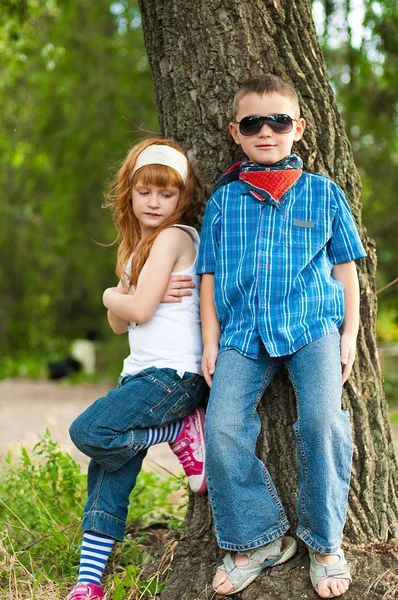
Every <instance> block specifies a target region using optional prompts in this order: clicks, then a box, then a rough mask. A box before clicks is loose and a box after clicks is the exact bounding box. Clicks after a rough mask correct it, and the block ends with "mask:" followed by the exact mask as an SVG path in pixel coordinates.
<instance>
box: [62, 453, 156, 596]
mask: <svg viewBox="0 0 398 600" xmlns="http://www.w3.org/2000/svg"><path fill="white" fill-rule="evenodd" d="M145 455H146V450H141V451H139V452H138V453H137V454H136V455H135V456H134V457H133V458H132V459H131V460H130V461H128V462H127V463H126V464H125V465H123V466H122V467H120V469H118V470H117V471H112V472H107V471H105V469H103V468H102V467H101V466H100V465H98V463H96V462H95V461H94V460H91V461H90V465H89V469H88V478H87V491H88V498H87V502H86V504H85V507H84V517H83V541H82V552H81V557H80V569H79V577H78V583H77V585H76V586H75V587H74V588H73V589H72V590H71V592H70V593H69V594H68V596H67V599H66V600H85V599H86V598H87V599H88V598H91V597H97V596H98V598H99V599H101V598H103V596H104V592H103V589H102V586H101V577H102V574H103V571H104V569H105V566H106V562H107V560H108V557H109V554H110V552H111V550H112V546H113V543H114V541H115V540H119V541H122V540H123V537H124V529H125V524H126V518H127V512H128V505H129V497H130V493H131V491H132V489H133V488H134V486H135V483H136V479H137V476H138V473H139V472H140V470H141V466H142V461H143V459H144V457H145Z"/></svg>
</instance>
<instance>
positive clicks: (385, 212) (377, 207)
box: [314, 0, 398, 337]
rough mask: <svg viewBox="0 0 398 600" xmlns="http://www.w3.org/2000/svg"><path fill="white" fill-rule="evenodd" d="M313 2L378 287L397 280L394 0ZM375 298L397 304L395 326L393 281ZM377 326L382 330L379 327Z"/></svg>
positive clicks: (397, 289)
mask: <svg viewBox="0 0 398 600" xmlns="http://www.w3.org/2000/svg"><path fill="white" fill-rule="evenodd" d="M314 5H316V7H315V8H317V9H319V8H320V7H321V6H324V13H323V22H322V24H323V29H322V27H320V24H319V27H318V33H319V34H320V37H321V41H322V42H323V51H324V54H325V58H326V63H327V66H328V73H329V78H330V81H331V83H332V86H333V88H334V89H335V92H336V96H337V100H338V103H339V106H340V109H341V112H342V116H343V119H344V123H345V127H346V131H347V134H348V137H349V139H350V141H351V144H352V148H353V151H354V157H355V163H356V165H357V167H358V169H359V172H360V175H361V179H362V184H363V188H362V203H363V211H362V217H363V222H364V224H365V226H366V227H367V229H368V234H369V235H370V237H372V238H373V239H375V241H376V244H377V250H378V252H377V254H378V270H377V284H378V288H381V287H383V286H384V285H386V284H387V283H389V282H390V281H392V280H394V279H395V278H396V277H397V268H396V256H397V254H398V236H397V235H396V231H397V227H398V213H397V211H396V190H397V188H398V168H397V167H398V86H397V83H396V74H397V70H398V36H397V30H398V10H397V4H396V2H395V1H393V0H380V1H377V2H375V1H373V0H363V2H362V3H356V4H355V5H354V3H350V2H346V1H345V0H335V2H326V0H325V2H320V1H316V2H314ZM361 11H362V12H361ZM379 302H380V306H381V307H382V308H383V309H386V310H387V309H392V308H395V318H394V320H393V321H392V322H391V326H392V328H394V329H396V327H397V326H398V320H397V307H398V286H397V285H395V286H392V287H391V288H389V289H388V290H386V291H383V292H382V293H381V294H380V296H379ZM383 319H384V317H383ZM380 329H381V330H382V331H383V333H382V335H384V334H385V328H384V325H381V327H380ZM395 335H396V334H395V333H393V336H394V337H395Z"/></svg>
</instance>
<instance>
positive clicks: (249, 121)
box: [239, 117, 265, 135]
mask: <svg viewBox="0 0 398 600" xmlns="http://www.w3.org/2000/svg"><path fill="white" fill-rule="evenodd" d="M264 123H265V119H264V117H244V118H243V119H242V120H241V122H240V123H239V131H240V132H241V134H242V135H255V134H256V133H258V132H259V131H260V130H261V128H262V126H263V125H264Z"/></svg>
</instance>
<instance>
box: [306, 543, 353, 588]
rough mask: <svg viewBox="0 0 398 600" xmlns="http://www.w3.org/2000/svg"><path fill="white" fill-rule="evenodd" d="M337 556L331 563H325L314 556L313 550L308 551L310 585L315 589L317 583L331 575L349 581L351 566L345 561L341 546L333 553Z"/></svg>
mask: <svg viewBox="0 0 398 600" xmlns="http://www.w3.org/2000/svg"><path fill="white" fill-rule="evenodd" d="M333 554H334V555H336V556H338V557H339V560H338V561H337V562H335V563H334V564H332V565H325V564H323V563H321V562H319V560H317V558H316V556H315V552H314V551H311V552H310V574H311V581H312V585H313V586H314V588H315V590H316V589H317V586H318V583H319V582H320V581H322V580H323V579H326V578H327V577H333V578H334V579H348V580H349V581H351V566H350V564H349V563H347V562H346V560H345V557H344V552H343V550H342V549H341V548H339V550H338V551H337V552H334V553H333Z"/></svg>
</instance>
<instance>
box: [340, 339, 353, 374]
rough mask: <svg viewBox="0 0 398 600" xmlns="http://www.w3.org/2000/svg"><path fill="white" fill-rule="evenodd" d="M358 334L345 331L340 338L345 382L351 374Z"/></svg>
mask: <svg viewBox="0 0 398 600" xmlns="http://www.w3.org/2000/svg"><path fill="white" fill-rule="evenodd" d="M356 343H357V336H356V335H350V334H348V333H343V334H342V336H341V340H340V356H341V364H342V377H343V384H344V383H345V382H346V381H347V379H348V378H349V376H350V373H351V370H352V365H353V364H354V360H355V351H356Z"/></svg>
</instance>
